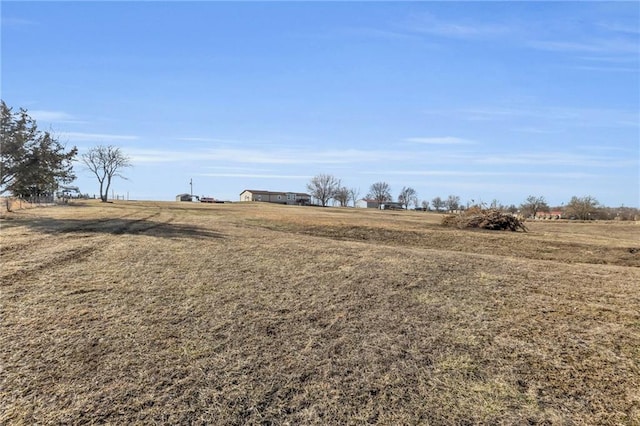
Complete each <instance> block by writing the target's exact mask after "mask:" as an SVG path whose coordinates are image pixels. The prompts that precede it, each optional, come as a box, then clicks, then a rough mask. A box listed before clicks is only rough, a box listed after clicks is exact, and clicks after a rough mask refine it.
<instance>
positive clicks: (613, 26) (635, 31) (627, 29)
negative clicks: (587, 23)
mask: <svg viewBox="0 0 640 426" xmlns="http://www.w3.org/2000/svg"><path fill="white" fill-rule="evenodd" d="M598 26H599V27H600V28H603V29H605V30H608V31H613V32H619V33H624V34H632V35H640V25H639V24H638V23H637V22H636V24H635V25H627V24H620V23H618V22H600V23H599V24H598Z"/></svg>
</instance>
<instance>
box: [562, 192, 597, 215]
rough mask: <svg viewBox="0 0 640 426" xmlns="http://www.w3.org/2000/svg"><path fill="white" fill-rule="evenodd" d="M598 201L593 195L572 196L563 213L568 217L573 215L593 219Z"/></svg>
mask: <svg viewBox="0 0 640 426" xmlns="http://www.w3.org/2000/svg"><path fill="white" fill-rule="evenodd" d="M599 206H600V203H599V202H598V200H596V199H595V198H594V197H592V196H590V195H587V196H585V197H575V196H574V197H572V198H571V201H569V203H568V204H567V207H566V209H565V213H566V215H567V216H569V217H575V218H576V219H580V220H590V219H595V218H596V217H595V213H596V212H597V210H598V207H599Z"/></svg>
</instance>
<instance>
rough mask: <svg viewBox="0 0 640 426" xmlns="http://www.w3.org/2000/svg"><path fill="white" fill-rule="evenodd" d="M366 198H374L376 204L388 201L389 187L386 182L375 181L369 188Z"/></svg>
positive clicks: (389, 196)
mask: <svg viewBox="0 0 640 426" xmlns="http://www.w3.org/2000/svg"><path fill="white" fill-rule="evenodd" d="M367 198H370V199H372V200H375V201H377V202H378V204H384V203H388V202H389V201H391V200H392V198H391V187H390V186H389V184H388V183H387V182H376V183H374V184H373V185H371V187H370V188H369V193H368V194H367Z"/></svg>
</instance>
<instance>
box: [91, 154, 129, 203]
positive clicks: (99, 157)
mask: <svg viewBox="0 0 640 426" xmlns="http://www.w3.org/2000/svg"><path fill="white" fill-rule="evenodd" d="M81 159H82V162H83V163H84V164H85V165H86V166H87V168H88V169H89V170H90V171H91V172H93V174H94V175H96V177H97V178H98V182H100V199H101V200H102V202H106V201H107V195H108V194H109V187H110V186H111V180H112V179H113V178H114V177H116V176H117V177H119V178H122V179H126V177H124V176H123V175H122V174H121V170H122V169H124V168H126V167H131V160H130V159H129V157H128V156H126V155H125V154H124V153H123V152H122V151H121V150H120V148H118V147H115V146H112V145H108V146H103V145H99V146H96V147H93V148H91V149H89V151H88V152H86V153H84V154H82V156H81Z"/></svg>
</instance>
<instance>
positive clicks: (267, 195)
mask: <svg viewBox="0 0 640 426" xmlns="http://www.w3.org/2000/svg"><path fill="white" fill-rule="evenodd" d="M240 201H262V202H265V203H276V204H288V205H298V206H308V205H309V204H311V195H309V194H305V193H300V192H274V191H262V190H255V189H245V190H244V191H242V192H241V193H240Z"/></svg>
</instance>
